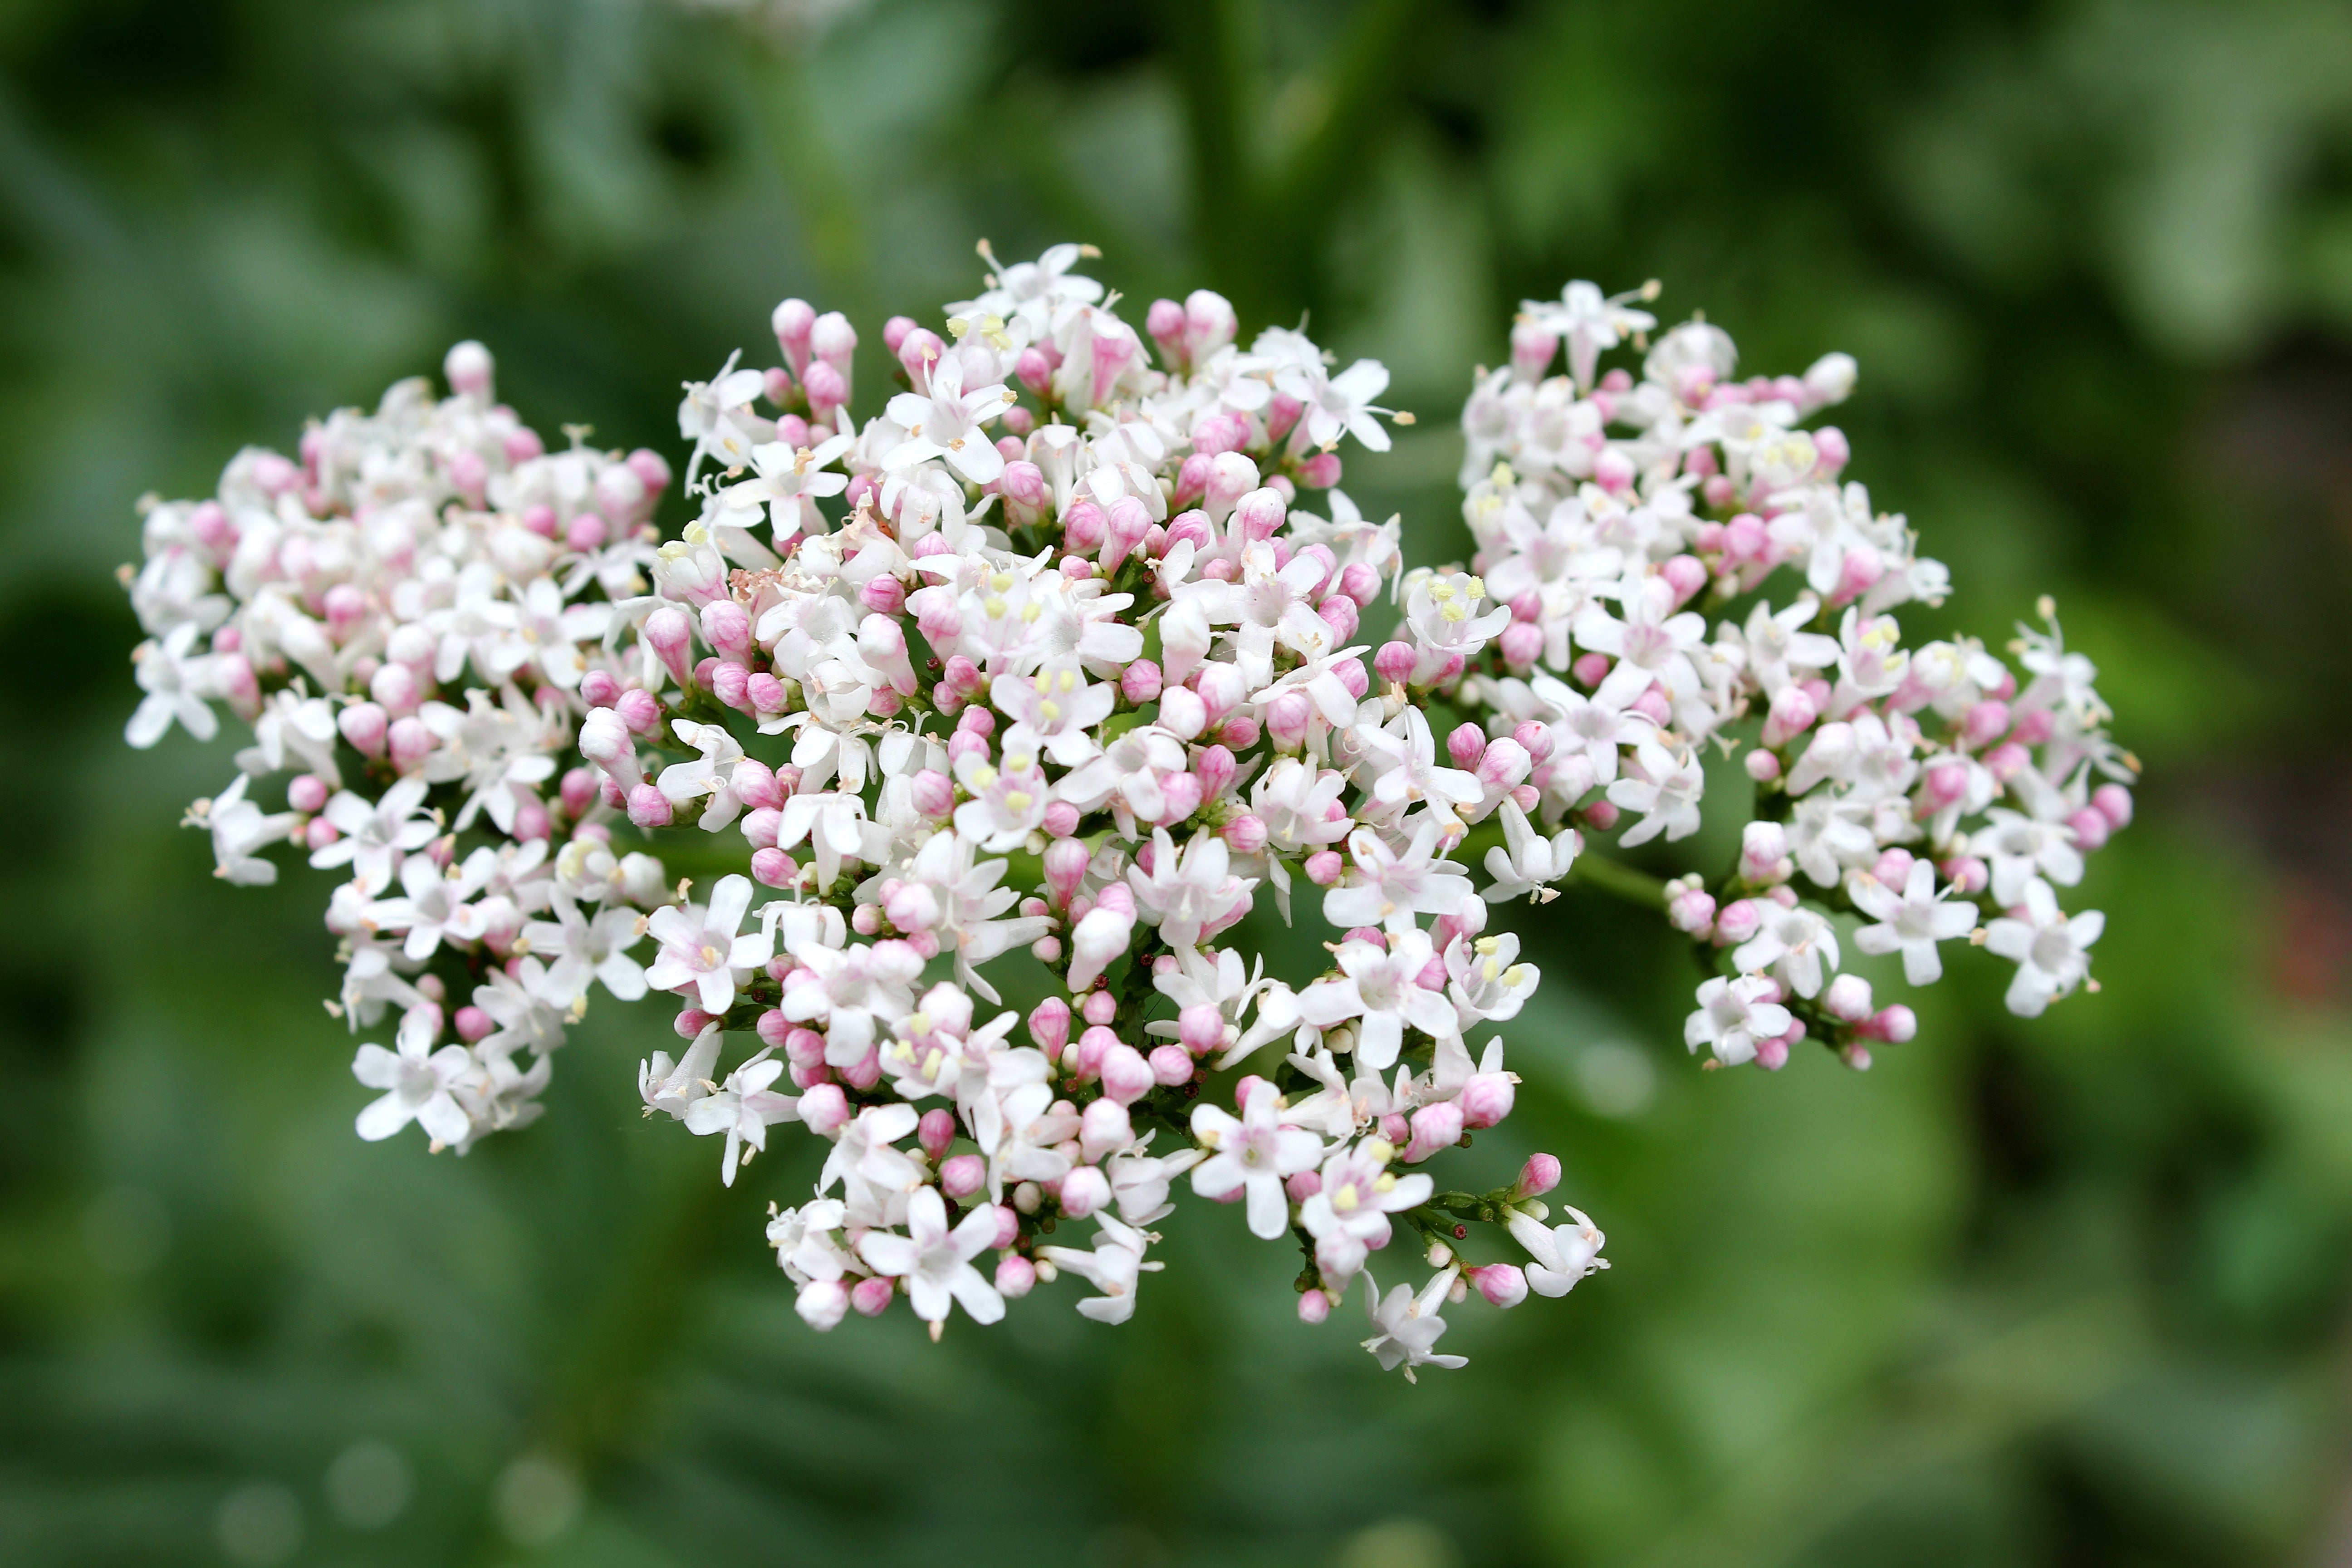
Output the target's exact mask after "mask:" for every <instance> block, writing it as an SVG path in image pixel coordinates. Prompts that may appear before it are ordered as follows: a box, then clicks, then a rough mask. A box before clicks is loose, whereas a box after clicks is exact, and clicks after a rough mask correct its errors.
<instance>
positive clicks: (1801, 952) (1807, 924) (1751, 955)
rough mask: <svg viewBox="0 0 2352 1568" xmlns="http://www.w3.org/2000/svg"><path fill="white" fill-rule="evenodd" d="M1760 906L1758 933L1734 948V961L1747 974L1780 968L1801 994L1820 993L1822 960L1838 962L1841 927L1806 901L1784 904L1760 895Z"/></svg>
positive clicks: (1782, 976)
mask: <svg viewBox="0 0 2352 1568" xmlns="http://www.w3.org/2000/svg"><path fill="white" fill-rule="evenodd" d="M1756 910H1757V914H1758V917H1759V923H1758V925H1757V930H1756V934H1755V935H1754V936H1753V937H1750V938H1749V939H1748V941H1746V942H1742V943H1740V944H1739V946H1738V947H1736V948H1734V949H1733V950H1732V953H1731V962H1732V963H1736V964H1738V966H1739V970H1740V973H1744V974H1760V973H1763V972H1764V971H1766V970H1768V969H1769V970H1772V971H1774V972H1776V973H1778V974H1779V975H1780V981H1781V983H1782V984H1785V985H1786V986H1788V988H1789V989H1790V990H1791V991H1793V992H1795V993H1796V994H1798V995H1800V996H1812V995H1817V994H1820V992H1821V989H1822V963H1824V962H1826V963H1828V964H1829V966H1830V967H1831V968H1832V969H1835V968H1836V967H1837V966H1838V942H1837V929H1836V928H1835V927H1834V926H1832V925H1831V924H1830V922H1829V921H1827V920H1826V919H1825V918H1823V917H1822V914H1821V913H1820V912H1819V911H1818V910H1809V909H1807V908H1805V907H1804V906H1803V905H1802V904H1797V905H1793V906H1790V907H1787V908H1783V907H1782V906H1781V905H1780V903H1779V902H1777V901H1775V900H1771V899H1759V900H1756Z"/></svg>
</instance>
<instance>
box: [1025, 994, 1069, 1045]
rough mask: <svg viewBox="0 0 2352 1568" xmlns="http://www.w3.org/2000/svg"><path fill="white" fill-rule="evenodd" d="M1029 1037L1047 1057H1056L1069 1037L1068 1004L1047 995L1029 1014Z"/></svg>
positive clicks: (1056, 997) (1058, 998)
mask: <svg viewBox="0 0 2352 1568" xmlns="http://www.w3.org/2000/svg"><path fill="white" fill-rule="evenodd" d="M1029 1037H1030V1038H1031V1039H1032V1040H1034V1041H1035V1042H1036V1043H1037V1048H1038V1049H1039V1050H1042V1051H1044V1052H1045V1054H1046V1055H1047V1056H1049V1057H1058V1056H1060V1055H1061V1054H1062V1047H1064V1046H1066V1045H1067V1044H1068V1043H1069V1039H1070V1005H1069V1004H1068V1003H1067V1002H1065V1001H1063V1000H1062V999H1061V998H1060V997H1059V996H1048V997H1046V998H1045V1000H1044V1001H1043V1002H1040V1003H1038V1004H1037V1005H1036V1007H1035V1008H1034V1010H1033V1011H1032V1012H1031V1013H1030V1015H1029Z"/></svg>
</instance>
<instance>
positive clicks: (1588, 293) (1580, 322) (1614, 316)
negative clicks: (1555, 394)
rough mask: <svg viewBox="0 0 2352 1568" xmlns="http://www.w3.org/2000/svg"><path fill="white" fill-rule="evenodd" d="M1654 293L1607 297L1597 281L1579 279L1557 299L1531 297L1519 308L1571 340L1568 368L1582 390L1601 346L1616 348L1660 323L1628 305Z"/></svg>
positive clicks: (1530, 318) (1587, 384)
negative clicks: (1627, 302)
mask: <svg viewBox="0 0 2352 1568" xmlns="http://www.w3.org/2000/svg"><path fill="white" fill-rule="evenodd" d="M1654 294H1655V290H1654V289H1649V288H1643V289H1634V290H1633V291H1632V292H1630V293H1625V294H1617V295H1612V296H1607V297H1604V296H1603V295H1602V294H1601V289H1600V288H1599V287H1598V286H1597V285H1595V284H1591V283H1587V282H1584V281H1582V280H1581V279H1580V280H1578V281H1576V282H1573V283H1570V284H1569V285H1568V286H1567V287H1566V288H1564V289H1561V290H1560V291H1559V299H1558V300H1528V301H1527V302H1526V303H1524V304H1522V305H1521V306H1520V307H1519V309H1520V310H1521V311H1522V312H1523V313H1524V314H1525V317H1526V319H1527V320H1528V321H1532V322H1534V323H1535V324H1536V325H1537V326H1538V327H1540V328H1541V329H1542V330H1543V331H1547V332H1550V333H1552V334H1553V335H1554V336H1557V337H1562V338H1566V339H1567V340H1568V364H1569V370H1570V373H1571V374H1574V375H1575V377H1576V385H1577V389H1578V390H1579V391H1583V390H1585V389H1587V388H1589V387H1591V384H1592V372H1593V369H1594V367H1595V366H1596V365H1598V364H1599V363H1600V360H1601V351H1602V350H1604V349H1613V348H1615V347H1616V346H1617V345H1618V344H1619V343H1621V342H1624V341H1625V340H1626V339H1628V338H1632V337H1637V336H1639V335H1640V334H1642V333H1643V332H1646V331H1649V330H1650V329H1651V328H1652V327H1654V326H1656V325H1657V324H1658V319H1657V318H1656V317H1655V316H1653V315H1652V314H1650V313H1649V312H1648V311H1647V310H1632V309H1630V308H1628V306H1627V305H1626V301H1627V300H1643V301H1644V302H1646V301H1648V300H1650V299H1651V298H1653V297H1654Z"/></svg>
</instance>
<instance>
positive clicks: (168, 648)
mask: <svg viewBox="0 0 2352 1568" xmlns="http://www.w3.org/2000/svg"><path fill="white" fill-rule="evenodd" d="M196 637H197V630H196V623H195V622H194V621H183V622H181V623H180V624H179V625H178V626H173V628H172V629H171V630H170V631H168V632H166V633H164V634H163V640H162V641H160V642H158V641H156V640H154V639H152V638H150V639H149V640H148V641H146V642H143V643H141V644H140V645H139V647H137V648H136V649H135V650H134V651H133V652H132V653H131V661H132V663H133V664H134V665H135V666H136V667H137V668H136V669H135V670H134V673H135V675H136V676H137V678H138V681H139V689H141V690H142V691H144V692H145V693H146V694H147V695H146V696H144V697H142V698H141V699H140V700H139V707H138V709H137V710H135V711H134V712H132V714H131V721H130V723H128V724H126V725H124V726H123V730H122V738H123V739H124V740H126V741H128V742H131V744H132V745H134V746H137V747H140V748H141V749H142V750H143V749H145V748H146V747H149V746H152V745H153V744H154V743H155V742H158V741H160V740H162V739H163V731H166V730H168V729H170V728H171V727H172V721H173V720H174V719H177V720H178V721H180V727H181V728H182V729H184V730H185V731H187V732H188V733H189V734H191V735H194V737H195V738H196V739H197V740H199V741H209V740H211V739H212V738H213V736H214V735H215V733H217V732H218V731H219V729H220V721H219V720H217V719H215V718H214V717H213V710H211V709H210V708H208V707H206V706H205V698H207V697H209V696H212V695H213V690H212V686H213V668H214V665H215V662H216V661H215V658H214V657H213V656H212V655H211V654H209V653H193V652H191V651H190V650H191V649H192V648H193V647H194V646H195V641H196Z"/></svg>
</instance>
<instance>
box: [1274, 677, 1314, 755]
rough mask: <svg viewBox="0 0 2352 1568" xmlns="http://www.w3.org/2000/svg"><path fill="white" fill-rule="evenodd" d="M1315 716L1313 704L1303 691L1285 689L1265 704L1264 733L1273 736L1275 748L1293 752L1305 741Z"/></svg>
mask: <svg viewBox="0 0 2352 1568" xmlns="http://www.w3.org/2000/svg"><path fill="white" fill-rule="evenodd" d="M1314 716H1315V704H1314V702H1313V701H1312V700H1310V699H1309V698H1308V697H1307V694H1306V693H1305V692H1303V691H1286V692H1284V693H1283V694H1282V695H1281V696H1279V697H1277V698H1276V699H1275V700H1273V701H1272V702H1270V703H1268V704H1267V705H1266V710H1265V728H1266V733H1267V734H1268V735H1269V736H1271V737H1272V738H1273V741H1274V745H1275V749H1276V751H1283V752H1294V751H1297V749H1298V748H1299V747H1300V746H1303V745H1305V744H1306V743H1307V726H1308V724H1309V723H1310V722H1311V721H1313V719H1314Z"/></svg>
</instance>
